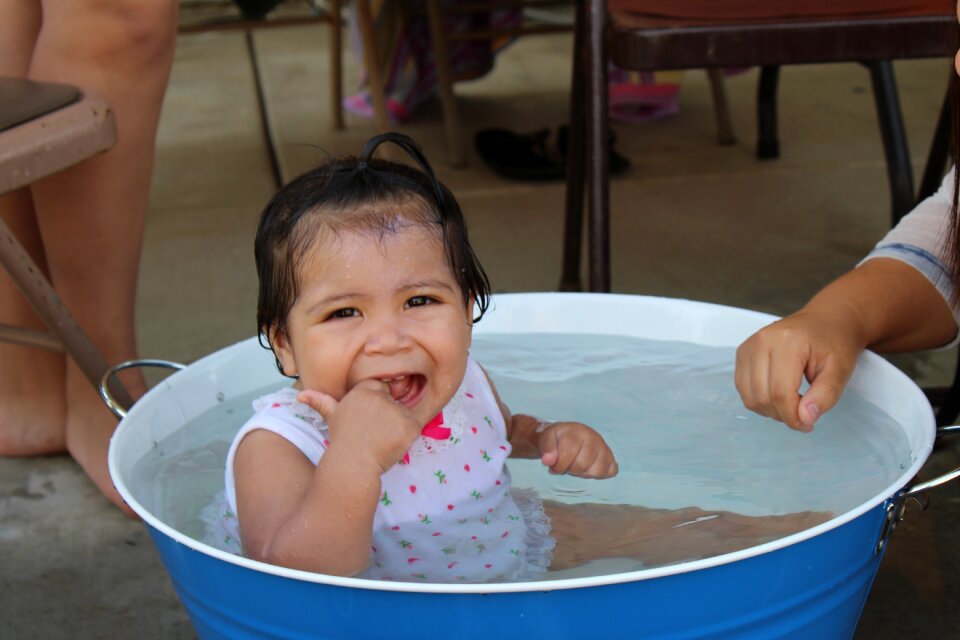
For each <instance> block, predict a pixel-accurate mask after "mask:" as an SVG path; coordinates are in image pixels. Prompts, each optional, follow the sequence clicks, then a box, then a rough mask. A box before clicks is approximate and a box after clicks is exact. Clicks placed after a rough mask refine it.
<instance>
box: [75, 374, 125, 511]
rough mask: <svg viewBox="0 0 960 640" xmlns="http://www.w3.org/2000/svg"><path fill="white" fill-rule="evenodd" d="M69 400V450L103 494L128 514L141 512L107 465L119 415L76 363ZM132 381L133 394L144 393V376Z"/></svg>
mask: <svg viewBox="0 0 960 640" xmlns="http://www.w3.org/2000/svg"><path fill="white" fill-rule="evenodd" d="M68 376H69V379H68V388H69V393H68V395H69V404H68V410H67V428H66V442H67V451H69V452H70V455H71V456H73V459H74V460H76V461H77V463H78V464H79V465H80V466H81V467H83V470H84V471H85V472H86V474H87V475H88V476H89V477H90V480H92V481H93V483H94V484H95V485H96V486H97V488H98V489H100V491H101V492H102V493H103V495H104V496H105V497H106V498H107V500H109V501H110V502H112V503H113V504H115V505H116V506H118V507H119V508H120V510H121V511H123V512H124V513H125V514H126V515H127V516H128V517H130V518H136V517H137V515H136V514H135V513H134V512H133V510H132V509H131V508H130V507H129V506H127V504H126V503H125V502H124V501H123V498H122V497H121V496H120V493H119V492H118V491H117V489H116V487H115V486H114V485H113V481H112V480H111V478H110V472H109V469H108V467H107V452H108V450H109V447H110V438H111V436H113V432H114V430H115V429H116V428H117V418H116V416H114V415H113V413H111V412H110V410H109V409H107V407H106V405H105V404H104V403H103V401H102V400H101V399H100V396H99V394H98V393H97V391H96V390H95V389H94V388H93V387H92V386H91V385H90V383H89V382H88V381H87V380H86V378H84V377H83V375H82V374H81V373H80V372H79V371H78V370H77V369H76V368H75V367H73V365H71V367H70V372H69V374H68ZM125 382H126V383H127V384H128V388H129V389H130V391H131V393H132V395H133V396H134V397H135V398H139V397H140V396H141V395H143V391H144V390H143V386H142V385H143V382H142V379H140V380H139V381H138V383H134V384H130V382H129V381H126V380H125Z"/></svg>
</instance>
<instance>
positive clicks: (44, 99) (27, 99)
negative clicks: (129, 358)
mask: <svg viewBox="0 0 960 640" xmlns="http://www.w3.org/2000/svg"><path fill="white" fill-rule="evenodd" d="M115 142H116V128H115V124H114V118H113V111H111V109H110V105H108V104H107V103H106V102H105V101H104V100H103V99H102V98H100V97H98V96H96V95H90V94H84V93H81V92H80V91H78V90H77V89H75V88H73V87H69V86H65V85H54V84H47V83H36V82H31V81H29V80H21V79H19V78H4V77H0V195H2V194H4V193H7V192H10V191H13V190H15V189H19V188H21V187H25V186H27V185H29V184H31V183H33V182H35V181H37V180H39V179H41V178H44V177H46V176H49V175H52V174H54V173H57V172H58V171H61V170H63V169H66V168H67V167H70V166H72V165H74V164H77V163H79V162H81V161H83V160H86V159H87V158H89V157H91V156H93V155H96V154H98V153H100V152H103V151H106V150H107V149H109V148H110V147H112V146H113V144H114V143H115ZM0 265H3V267H4V268H5V269H6V270H7V272H8V273H9V274H10V277H11V278H12V279H13V281H14V282H15V283H16V285H17V287H18V288H19V289H20V290H21V291H22V292H23V295H24V296H25V297H26V298H27V300H29V301H30V303H31V304H32V305H33V307H34V309H35V310H36V312H37V315H38V316H40V318H41V319H42V320H43V321H44V323H45V324H46V325H47V327H48V328H49V329H50V332H49V333H44V332H39V331H34V330H31V329H25V328H23V327H13V326H9V325H0V340H2V341H5V342H12V343H15V344H21V345H27V346H32V347H39V348H42V349H51V350H58V351H61V350H65V351H66V352H67V354H68V355H69V356H70V357H71V358H73V359H74V361H76V363H77V365H78V366H79V367H80V369H81V370H82V371H83V373H84V375H85V376H86V377H87V378H88V379H89V380H90V382H91V383H92V384H93V385H94V387H97V388H99V386H100V380H101V378H102V377H103V375H104V373H105V372H106V371H107V368H108V366H107V363H106V361H105V360H104V358H103V356H102V355H101V353H100V351H99V350H98V349H97V347H96V346H95V345H94V344H93V342H92V341H91V340H90V338H89V337H88V336H87V335H86V333H84V331H83V329H81V328H80V326H79V325H78V324H77V322H76V320H75V319H74V317H73V315H72V314H71V313H70V311H69V310H68V309H67V308H66V306H64V304H63V302H62V301H61V300H60V297H59V296H58V295H57V292H56V291H55V290H54V289H53V286H52V285H51V284H50V282H49V280H47V278H46V277H45V276H44V274H43V271H42V270H41V269H40V268H39V267H38V266H37V265H36V263H35V262H34V261H33V259H32V258H31V257H30V256H29V255H28V254H27V252H26V251H25V250H24V249H23V246H22V245H21V244H20V242H19V241H18V240H17V238H16V237H15V236H14V235H13V234H12V233H11V232H10V229H9V228H8V227H7V225H6V223H5V222H4V221H3V220H2V219H0ZM111 391H112V393H113V395H114V397H115V398H117V400H118V402H120V403H121V404H123V405H124V406H130V405H131V404H132V400H131V399H130V396H129V394H127V392H126V390H124V389H123V388H122V386H121V385H120V383H119V381H117V380H115V379H114V380H113V381H112V382H111Z"/></svg>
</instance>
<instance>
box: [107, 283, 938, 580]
mask: <svg viewBox="0 0 960 640" xmlns="http://www.w3.org/2000/svg"><path fill="white" fill-rule="evenodd" d="M774 319H775V318H773V317H772V316H769V315H765V314H760V313H756V312H751V311H745V310H740V309H733V308H730V307H723V306H717V305H710V304H705V303H698V302H690V301H684V300H676V299H665V298H651V297H642V296H626V295H597V294H558V293H542V294H504V295H499V296H496V297H495V298H494V300H493V304H492V305H491V309H490V311H489V312H488V313H487V315H486V316H485V317H484V318H483V320H482V321H481V322H480V323H479V324H478V325H477V326H476V328H475V334H477V335H480V334H494V333H554V332H555V333H583V334H608V335H629V336H636V337H641V338H647V339H656V340H676V341H683V342H693V343H697V344H704V345H714V346H736V345H738V344H739V343H740V342H742V341H743V339H745V338H746V337H747V336H749V335H750V334H751V333H753V332H754V331H756V330H757V329H759V328H760V327H762V326H764V325H766V324H768V323H769V322H771V321H773V320H774ZM282 381H283V378H282V377H281V376H280V375H279V373H277V370H276V367H275V366H274V361H273V356H272V354H271V353H270V352H269V351H266V350H264V349H262V348H261V347H260V346H259V344H257V341H256V339H255V338H251V339H250V340H247V341H244V342H241V343H238V344H236V345H233V346H231V347H228V348H226V349H223V350H221V351H218V352H216V353H214V354H212V355H210V356H207V357H205V358H203V359H202V360H200V361H198V362H197V363H194V364H192V365H191V366H189V367H187V368H186V369H185V370H183V371H181V372H178V373H176V374H175V375H173V376H171V377H170V378H168V379H167V380H165V381H163V382H161V383H160V384H159V385H158V386H157V387H156V388H154V389H152V390H151V391H150V393H149V394H148V395H147V396H145V397H144V399H143V400H141V401H140V402H138V403H137V405H136V406H135V407H133V408H132V409H131V411H130V413H129V415H128V416H127V417H126V418H125V419H124V420H123V421H122V422H121V424H120V426H119V427H118V429H117V431H116V434H115V435H114V438H113V441H112V443H111V449H110V457H109V459H110V468H111V474H112V475H113V478H114V482H115V483H116V484H117V486H118V489H119V490H120V492H121V494H123V495H124V498H125V499H126V500H127V501H128V503H129V504H130V505H131V506H132V507H133V508H134V509H135V510H136V511H137V512H138V513H139V514H140V515H141V516H142V517H143V518H144V520H145V521H147V522H148V523H149V524H151V526H154V527H155V528H157V529H158V530H160V531H161V532H163V533H164V534H166V535H169V536H171V537H173V538H174V539H177V540H179V541H181V542H183V543H184V544H187V545H188V546H191V547H194V548H197V549H200V550H201V551H203V552H204V553H208V554H210V555H214V556H216V557H221V558H222V559H224V560H225V561H228V562H235V563H240V564H248V565H249V566H251V567H254V568H257V569H258V570H264V571H270V572H273V573H281V574H284V575H291V576H294V577H297V578H299V579H305V580H310V581H320V582H327V583H336V584H346V585H350V586H356V587H362V588H384V589H397V588H399V587H398V585H391V584H383V585H379V584H378V583H371V582H370V581H361V580H354V579H349V578H329V577H324V576H316V575H314V574H308V573H304V572H297V571H291V570H286V569H281V568H278V567H271V566H269V565H263V564H261V563H257V562H253V561H250V560H247V559H244V558H240V557H237V556H232V555H230V554H226V553H223V552H220V551H218V550H216V549H212V548H211V547H207V546H206V545H203V544H202V543H200V542H198V541H196V540H193V539H192V538H189V537H187V536H184V535H182V534H181V533H179V532H178V531H176V530H174V529H172V528H171V527H169V526H167V525H166V524H165V523H164V522H162V521H160V520H159V519H157V518H156V517H154V515H153V514H151V513H150V512H149V511H147V510H146V509H145V508H144V507H143V505H142V504H141V503H140V501H139V500H138V498H137V496H136V495H133V494H131V493H130V490H129V488H128V483H129V478H130V477H131V472H132V469H133V467H134V465H135V464H136V463H137V461H139V460H140V459H141V458H143V457H144V456H145V455H146V454H147V453H148V452H149V451H151V449H153V448H154V447H156V444H157V443H158V442H160V441H162V440H164V439H165V438H166V437H167V436H169V435H170V434H172V433H173V432H175V431H177V430H178V429H180V428H181V427H182V426H183V425H184V424H186V423H187V422H188V421H190V420H191V419H192V418H195V417H196V416H199V415H200V414H203V413H204V412H206V411H208V410H209V409H210V408H211V407H214V406H216V405H217V404H218V403H220V402H223V401H224V400H225V399H228V398H231V397H236V396H239V395H244V394H247V393H251V392H254V391H256V390H258V389H262V388H263V387H265V386H269V385H272V384H279V383H281V382H282ZM850 387H851V388H852V389H853V390H855V391H856V392H857V393H859V394H860V395H862V396H863V397H864V398H866V399H867V400H869V401H871V402H872V403H874V404H875V405H877V406H878V407H880V408H881V409H883V410H884V411H885V412H887V413H888V414H890V415H891V416H892V417H893V418H895V419H896V421H897V422H898V423H899V424H900V425H902V427H903V429H904V432H905V435H906V439H907V441H908V442H909V445H910V451H911V456H910V459H911V461H912V463H913V464H912V465H911V466H910V467H909V468H907V469H905V470H904V472H903V474H902V476H901V477H900V478H899V479H898V480H897V481H896V482H894V483H893V484H891V485H890V486H888V487H884V488H883V489H882V490H881V491H879V492H878V493H877V495H876V496H875V497H874V498H873V499H872V500H870V501H868V502H865V503H864V504H863V505H862V506H861V507H860V508H858V509H855V510H852V511H850V512H848V513H846V514H843V515H842V516H839V517H837V518H835V519H834V520H833V521H831V522H829V523H825V524H824V525H820V527H818V528H815V529H813V530H809V531H806V532H802V533H800V534H796V536H791V537H788V538H784V539H782V540H779V541H776V542H774V543H770V544H768V545H764V546H762V547H755V548H753V549H750V550H746V551H744V552H737V553H736V554H728V555H727V556H721V557H719V558H711V559H708V560H704V561H697V562H692V563H687V564H686V565H682V566H679V567H666V568H660V569H652V570H648V571H643V572H640V573H642V574H643V575H642V576H637V575H633V576H630V575H627V574H621V575H619V576H607V577H606V582H615V581H623V580H628V579H644V578H652V577H656V576H657V575H662V574H664V573H669V572H674V571H680V570H694V569H697V568H700V567H702V566H709V565H710V564H716V563H719V562H731V561H735V560H736V559H738V558H739V557H743V556H744V555H745V554H749V553H760V552H763V551H765V550H768V549H771V548H776V547H779V546H785V545H787V544H792V543H793V542H795V541H796V540H797V539H800V538H802V537H807V536H810V535H816V533H818V530H823V529H824V528H827V527H832V526H839V524H842V523H843V522H846V521H848V520H851V519H853V518H855V517H856V516H858V515H860V514H861V513H863V512H865V511H866V510H868V509H870V508H872V507H873V506H875V505H876V504H879V503H880V502H882V501H883V500H884V499H886V498H888V497H889V496H890V495H892V494H893V493H895V492H896V491H897V490H898V489H900V488H901V487H902V486H903V485H904V484H906V482H907V481H909V479H910V478H912V477H913V476H914V475H915V473H916V472H917V470H918V469H919V467H920V465H922V463H923V462H924V461H925V460H926V458H927V456H928V454H929V452H930V450H931V448H932V443H933V437H934V426H933V425H934V421H933V415H932V412H931V410H930V407H929V404H928V403H927V401H926V399H925V397H924V395H923V393H922V392H921V391H920V390H919V389H918V388H917V387H916V386H915V385H914V384H913V383H912V382H911V381H910V380H909V379H908V378H907V377H906V376H904V375H903V374H902V373H900V372H899V371H898V370H896V369H895V368H894V367H893V366H892V365H890V364H889V363H887V362H885V361H884V360H883V359H882V358H880V357H879V356H876V355H874V354H869V353H868V354H864V356H863V357H862V358H861V360H860V362H859V364H858V368H857V371H856V373H855V374H854V377H853V379H852V380H851V383H850ZM598 582H599V583H602V582H603V580H598V579H589V580H586V581H583V580H561V581H556V582H552V583H549V588H573V587H577V586H586V585H587V584H594V583H598ZM545 584H547V583H529V584H515V585H456V586H453V585H419V586H411V588H413V589H415V590H425V591H445V590H450V591H458V592H464V591H468V592H469V591H471V590H476V591H478V592H491V591H500V590H506V591H510V590H532V589H544V588H545V586H544V585H545Z"/></svg>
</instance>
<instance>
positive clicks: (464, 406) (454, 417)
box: [204, 359, 555, 583]
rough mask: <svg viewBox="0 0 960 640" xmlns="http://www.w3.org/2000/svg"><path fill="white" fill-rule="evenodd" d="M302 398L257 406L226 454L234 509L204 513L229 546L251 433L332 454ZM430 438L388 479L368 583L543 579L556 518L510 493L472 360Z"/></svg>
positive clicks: (489, 394)
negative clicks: (238, 466)
mask: <svg viewBox="0 0 960 640" xmlns="http://www.w3.org/2000/svg"><path fill="white" fill-rule="evenodd" d="M296 394H297V392H296V391H295V390H294V389H289V388H288V389H283V390H281V391H278V392H276V393H272V394H269V395H267V396H264V397H262V398H260V399H258V400H256V401H255V402H254V404H253V406H254V410H255V411H256V413H255V415H254V416H253V417H252V418H251V419H250V420H249V421H247V423H246V424H245V425H244V426H243V427H242V428H241V429H240V431H239V432H238V433H237V435H236V437H235V438H234V441H233V444H232V445H231V447H230V451H229V453H228V455H227V468H226V474H225V481H226V505H223V506H221V507H220V508H219V509H217V512H216V513H212V512H211V511H210V510H208V511H207V512H206V513H205V515H204V519H205V520H206V521H207V523H208V531H209V530H210V529H211V525H212V528H213V529H214V530H216V531H217V533H215V534H214V535H215V536H216V537H217V538H218V542H219V543H220V544H218V546H220V547H221V548H222V547H224V546H227V547H229V546H231V544H232V545H234V546H235V549H232V550H234V551H236V552H240V548H239V543H238V536H237V535H236V519H235V517H233V514H234V513H236V494H235V489H234V479H233V459H234V454H235V452H236V449H237V445H238V444H239V443H240V441H241V439H242V438H243V437H244V436H245V435H246V434H247V433H249V432H250V431H252V430H255V429H267V430H269V431H272V432H274V433H277V434H278V435H280V436H282V437H284V438H286V439H287V440H289V441H290V442H291V443H292V444H294V445H295V446H296V447H297V448H299V449H300V451H302V452H303V454H304V455H305V456H307V458H309V459H310V461H311V462H312V463H313V464H317V462H318V461H319V459H320V458H321V457H322V456H323V453H324V451H325V450H326V447H327V444H328V442H327V428H326V423H325V422H324V421H323V418H321V417H320V415H319V414H318V413H316V412H315V411H313V410H312V409H311V408H309V407H308V406H306V405H304V404H301V403H298V402H297V401H296ZM424 434H425V435H422V436H421V437H419V438H418V439H417V440H416V441H415V442H414V444H413V446H412V447H411V448H410V452H409V454H408V455H407V456H406V457H405V458H404V460H402V461H401V462H400V463H398V464H396V465H394V466H393V467H392V468H391V469H389V470H388V471H387V472H386V473H384V474H383V476H382V479H381V485H382V493H381V495H380V502H379V504H378V505H377V510H376V513H375V514H374V522H373V540H372V548H371V551H370V564H369V565H368V568H367V569H366V571H364V572H363V573H362V574H361V576H360V577H364V578H374V579H380V580H395V581H403V582H411V581H412V582H462V583H467V582H499V581H525V580H536V579H539V578H541V577H542V576H543V574H544V573H545V571H546V569H547V568H548V567H549V565H550V560H551V556H552V553H553V547H554V546H555V541H554V540H553V538H551V537H550V535H549V531H550V521H549V518H548V517H547V516H546V515H545V514H544V512H543V503H542V502H541V501H540V499H539V498H538V497H537V496H536V494H535V493H534V492H533V491H530V490H520V489H511V485H510V473H509V472H508V470H507V468H506V466H505V462H506V459H507V456H509V454H510V450H511V447H510V443H509V442H508V441H507V439H506V428H505V425H504V422H503V415H502V413H501V412H500V409H499V407H498V405H497V402H496V399H495V397H494V395H493V390H492V389H491V388H490V384H489V383H488V381H487V378H486V375H485V374H484V372H483V370H482V369H481V368H480V366H479V365H477V364H476V363H475V362H474V361H473V360H472V359H471V360H469V362H468V364H467V371H466V373H465V375H464V379H463V382H462V383H461V384H460V388H459V389H458V390H457V392H456V394H454V397H453V399H452V400H451V401H450V403H449V404H448V405H447V406H446V407H444V409H443V411H442V412H441V413H440V414H439V415H438V416H437V417H436V418H435V419H434V420H433V421H431V423H430V424H428V425H427V426H426V427H425V428H424ZM331 517H337V516H336V514H331ZM217 520H219V522H216V521H217ZM224 543H226V545H225V544H224Z"/></svg>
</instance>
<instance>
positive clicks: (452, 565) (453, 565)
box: [447, 562, 458, 569]
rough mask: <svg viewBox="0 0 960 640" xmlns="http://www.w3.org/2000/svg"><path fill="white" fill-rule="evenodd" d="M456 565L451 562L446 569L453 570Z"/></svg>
mask: <svg viewBox="0 0 960 640" xmlns="http://www.w3.org/2000/svg"><path fill="white" fill-rule="evenodd" d="M457 564H458V563H456V562H451V563H450V564H448V565H447V569H453V568H454V567H455V566H457Z"/></svg>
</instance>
